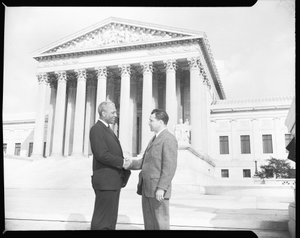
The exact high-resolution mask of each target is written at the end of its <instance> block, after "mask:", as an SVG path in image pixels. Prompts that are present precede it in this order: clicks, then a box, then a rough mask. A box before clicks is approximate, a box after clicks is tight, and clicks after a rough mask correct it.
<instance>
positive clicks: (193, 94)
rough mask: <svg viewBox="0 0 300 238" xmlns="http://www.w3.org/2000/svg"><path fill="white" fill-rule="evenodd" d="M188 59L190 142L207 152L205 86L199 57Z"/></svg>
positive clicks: (196, 147)
mask: <svg viewBox="0 0 300 238" xmlns="http://www.w3.org/2000/svg"><path fill="white" fill-rule="evenodd" d="M188 61H189V64H190V110H191V112H190V115H191V126H192V127H191V129H192V132H191V137H192V139H191V143H192V146H193V147H194V148H195V149H197V150H199V151H202V152H204V153H207V152H208V145H207V136H208V133H207V130H208V128H207V126H208V125H207V115H206V114H207V113H206V112H207V106H206V104H207V101H206V96H207V94H206V88H205V85H204V84H203V76H202V75H201V74H200V66H201V64H200V60H199V58H191V59H188Z"/></svg>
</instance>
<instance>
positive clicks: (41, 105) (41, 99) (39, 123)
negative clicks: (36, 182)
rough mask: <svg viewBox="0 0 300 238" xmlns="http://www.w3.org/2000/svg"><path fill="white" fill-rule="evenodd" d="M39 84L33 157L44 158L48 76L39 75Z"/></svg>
mask: <svg viewBox="0 0 300 238" xmlns="http://www.w3.org/2000/svg"><path fill="white" fill-rule="evenodd" d="M37 78H38V82H39V89H38V98H37V109H36V117H35V128H34V138H33V152H32V155H31V157H33V158H43V149H44V127H45V108H46V105H45V104H46V92H47V83H48V74H47V73H41V74H39V75H37Z"/></svg>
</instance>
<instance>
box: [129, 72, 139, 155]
mask: <svg viewBox="0 0 300 238" xmlns="http://www.w3.org/2000/svg"><path fill="white" fill-rule="evenodd" d="M138 81H139V78H138V76H136V75H135V76H134V77H131V84H130V98H131V100H130V101H131V104H132V156H134V157H136V156H137V154H138V151H137V138H138V137H137V83H138Z"/></svg>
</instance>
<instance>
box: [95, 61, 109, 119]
mask: <svg viewBox="0 0 300 238" xmlns="http://www.w3.org/2000/svg"><path fill="white" fill-rule="evenodd" d="M95 70H96V73H97V77H98V81H97V95H96V97H97V98H96V112H95V121H97V120H98V118H99V114H98V106H99V104H100V103H101V102H104V101H106V84H107V83H106V81H107V68H106V67H103V66H102V67H98V68H95Z"/></svg>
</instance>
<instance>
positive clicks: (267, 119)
mask: <svg viewBox="0 0 300 238" xmlns="http://www.w3.org/2000/svg"><path fill="white" fill-rule="evenodd" d="M287 113H288V109H284V110H262V111H251V112H250V111H248V112H247V111H245V112H231V113H227V112H226V113H212V114H211V123H210V130H211V137H210V141H211V143H210V152H211V157H212V158H213V160H214V161H215V163H216V169H215V177H216V179H218V180H219V183H221V184H222V183H229V182H235V183H247V182H249V183H253V180H252V179H251V178H252V176H253V175H254V173H255V169H256V168H255V161H257V169H258V170H259V168H260V166H261V165H263V164H266V160H267V159H269V158H270V157H274V158H277V159H286V158H287V156H288V152H287V151H286V149H285V147H286V145H285V134H289V131H288V129H287V127H286V126H285V124H284V123H285V119H286V115H287ZM266 134H270V135H272V145H273V153H263V139H262V135H266ZM241 135H249V136H250V153H249V154H242V153H241V139H240V136H241ZM220 136H228V141H229V154H221V153H220V141H219V138H220ZM290 163H291V165H292V166H293V167H295V164H294V162H293V161H290ZM222 169H228V170H229V178H222V177H221V170H222ZM243 169H250V171H251V177H250V178H244V177H243Z"/></svg>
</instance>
